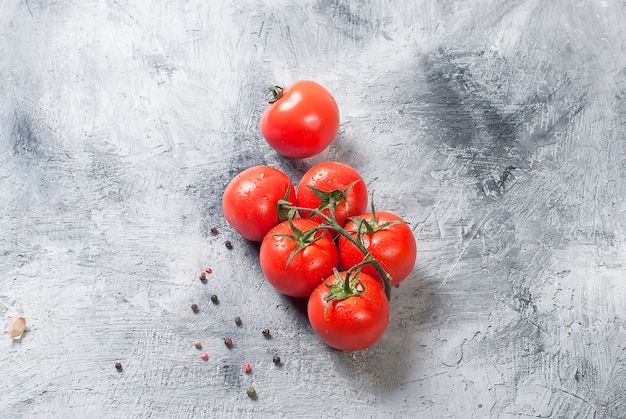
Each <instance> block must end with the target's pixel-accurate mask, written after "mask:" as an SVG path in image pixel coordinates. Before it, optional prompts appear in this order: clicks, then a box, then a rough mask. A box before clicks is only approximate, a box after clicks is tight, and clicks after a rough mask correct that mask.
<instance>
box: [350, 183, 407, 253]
mask: <svg viewBox="0 0 626 419" xmlns="http://www.w3.org/2000/svg"><path fill="white" fill-rule="evenodd" d="M371 213H372V218H371V219H370V220H369V221H368V220H365V219H363V218H360V217H349V218H348V219H349V220H351V221H352V222H353V223H354V224H356V226H357V228H356V229H352V230H350V232H351V233H356V234H357V239H358V240H359V241H361V242H362V238H363V235H364V234H372V233H376V232H377V231H380V230H384V229H386V228H387V227H389V226H392V225H394V224H406V223H405V222H404V221H387V222H386V223H382V224H378V220H377V219H376V208H375V207H374V194H373V193H372V205H371Z"/></svg>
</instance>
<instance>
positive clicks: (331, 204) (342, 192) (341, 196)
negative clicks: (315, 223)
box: [307, 179, 361, 217]
mask: <svg viewBox="0 0 626 419" xmlns="http://www.w3.org/2000/svg"><path fill="white" fill-rule="evenodd" d="M360 181H361V180H360V179H357V180H355V181H354V182H352V183H351V184H349V185H348V186H347V187H346V189H335V190H332V191H322V190H320V189H317V188H314V187H313V186H310V185H307V186H308V188H309V189H310V190H311V192H313V194H314V195H315V196H316V197H318V198H319V200H320V201H322V202H321V203H320V205H319V206H318V207H317V209H318V210H320V211H324V210H329V211H330V214H331V216H333V217H334V210H335V208H337V206H338V205H339V204H340V203H341V202H345V204H346V209H348V195H347V193H348V191H349V190H350V189H352V188H353V187H354V185H356V184H357V183H359V182H360Z"/></svg>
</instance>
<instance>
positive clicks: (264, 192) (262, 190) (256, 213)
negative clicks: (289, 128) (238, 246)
mask: <svg viewBox="0 0 626 419" xmlns="http://www.w3.org/2000/svg"><path fill="white" fill-rule="evenodd" d="M281 200H284V201H288V202H289V203H290V204H291V205H294V204H295V203H296V191H295V187H294V185H293V183H292V182H291V179H289V177H288V176H287V175H286V174H285V173H283V172H282V171H280V170H278V169H275V168H273V167H269V166H254V167H251V168H249V169H246V170H244V171H243V172H241V173H239V174H238V175H237V176H235V177H234V178H233V179H232V180H231V181H230V183H229V184H228V186H226V189H225V190H224V195H223V196H222V209H223V211H224V216H225V217H226V221H228V223H229V224H230V225H231V226H232V227H233V228H234V229H235V231H237V233H239V234H241V235H242V236H243V237H245V238H246V239H248V240H252V241H261V240H263V237H265V235H266V234H267V232H268V231H269V230H270V229H271V228H272V227H274V226H275V225H277V224H278V223H280V222H281V221H283V220H286V219H287V216H288V214H287V213H286V212H284V211H281V210H280V207H279V202H280V201H281Z"/></svg>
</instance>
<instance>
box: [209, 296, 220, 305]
mask: <svg viewBox="0 0 626 419" xmlns="http://www.w3.org/2000/svg"><path fill="white" fill-rule="evenodd" d="M211 302H212V303H213V304H218V303H219V302H220V301H219V300H218V299H217V295H215V294H213V295H212V296H211Z"/></svg>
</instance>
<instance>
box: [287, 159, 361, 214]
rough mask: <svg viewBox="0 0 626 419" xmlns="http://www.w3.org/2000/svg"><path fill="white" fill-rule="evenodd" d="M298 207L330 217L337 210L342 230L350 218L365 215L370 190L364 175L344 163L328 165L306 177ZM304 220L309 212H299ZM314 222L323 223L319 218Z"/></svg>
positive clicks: (315, 168) (308, 171) (303, 179)
mask: <svg viewBox="0 0 626 419" xmlns="http://www.w3.org/2000/svg"><path fill="white" fill-rule="evenodd" d="M296 196H297V198H296V202H297V204H298V207H304V208H319V209H320V210H321V211H322V212H323V213H324V214H326V215H328V216H330V209H331V207H334V215H335V218H336V219H337V223H338V224H339V225H340V226H343V224H344V222H345V221H346V219H347V218H348V217H352V216H355V215H358V214H362V213H363V212H364V211H365V210H366V208H367V200H368V195H367V186H366V185H365V182H364V181H363V178H362V177H361V175H360V174H359V173H358V172H357V171H356V170H355V169H353V168H352V167H350V166H348V165H347V164H344V163H339V162H333V161H328V162H324V163H320V164H318V165H315V166H313V167H311V168H310V169H309V170H307V171H306V173H304V175H303V176H302V178H301V179H300V183H299V184H298V190H297V193H296ZM299 214H300V216H301V217H302V218H307V217H309V216H311V213H310V212H309V211H299ZM311 219H312V220H314V221H318V222H322V221H323V219H322V217H320V216H319V215H313V216H312V217H311Z"/></svg>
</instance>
